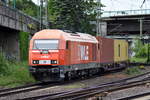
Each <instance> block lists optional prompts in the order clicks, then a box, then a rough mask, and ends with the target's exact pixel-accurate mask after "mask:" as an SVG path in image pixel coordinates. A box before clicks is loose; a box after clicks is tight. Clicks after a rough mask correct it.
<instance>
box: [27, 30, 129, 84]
mask: <svg viewBox="0 0 150 100" xmlns="http://www.w3.org/2000/svg"><path fill="white" fill-rule="evenodd" d="M127 61H128V43H127V42H126V41H124V40H113V39H108V38H104V37H94V36H91V35H89V34H85V33H72V32H69V31H64V30H57V29H45V30H42V31H40V32H37V33H35V35H34V36H33V37H32V39H31V41H30V48H29V66H30V67H29V69H30V72H31V74H32V75H33V76H34V77H35V79H37V80H40V81H47V80H48V81H49V80H64V79H67V80H70V79H71V78H74V77H82V76H90V75H93V74H96V73H102V72H103V71H105V70H114V69H117V68H121V67H126V64H127Z"/></svg>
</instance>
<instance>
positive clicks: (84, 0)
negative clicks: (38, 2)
mask: <svg viewBox="0 0 150 100" xmlns="http://www.w3.org/2000/svg"><path fill="white" fill-rule="evenodd" d="M48 3H49V19H50V21H51V23H52V28H60V29H67V30H72V31H79V32H86V33H92V29H93V26H92V25H91V24H90V21H92V20H96V19H95V18H96V11H95V8H96V6H97V3H96V2H94V0H49V2H48Z"/></svg>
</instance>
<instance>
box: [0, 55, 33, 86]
mask: <svg viewBox="0 0 150 100" xmlns="http://www.w3.org/2000/svg"><path fill="white" fill-rule="evenodd" d="M33 82H35V80H34V79H33V77H32V76H31V75H30V74H29V71H28V64H27V62H25V61H24V62H18V63H17V62H10V61H8V60H6V59H5V58H4V56H3V54H2V53H0V87H15V86H19V85H24V84H28V83H33Z"/></svg>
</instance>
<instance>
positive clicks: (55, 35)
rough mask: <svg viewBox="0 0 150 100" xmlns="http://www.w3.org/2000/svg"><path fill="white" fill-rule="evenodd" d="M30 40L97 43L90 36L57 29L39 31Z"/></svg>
mask: <svg viewBox="0 0 150 100" xmlns="http://www.w3.org/2000/svg"><path fill="white" fill-rule="evenodd" d="M32 39H65V40H70V41H79V42H92V43H98V41H97V39H96V38H95V37H94V36H92V35H89V34H85V33H78V32H77V33H76V34H75V33H71V32H69V31H68V32H65V31H63V30H58V29H44V30H41V31H39V32H37V33H35V35H34V36H33V37H32Z"/></svg>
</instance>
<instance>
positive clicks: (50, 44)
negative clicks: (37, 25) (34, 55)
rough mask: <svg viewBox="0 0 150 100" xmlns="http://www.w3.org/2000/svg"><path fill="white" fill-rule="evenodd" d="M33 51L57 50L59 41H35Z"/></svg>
mask: <svg viewBox="0 0 150 100" xmlns="http://www.w3.org/2000/svg"><path fill="white" fill-rule="evenodd" d="M33 49H44V50H56V49H58V40H34V46H33Z"/></svg>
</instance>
